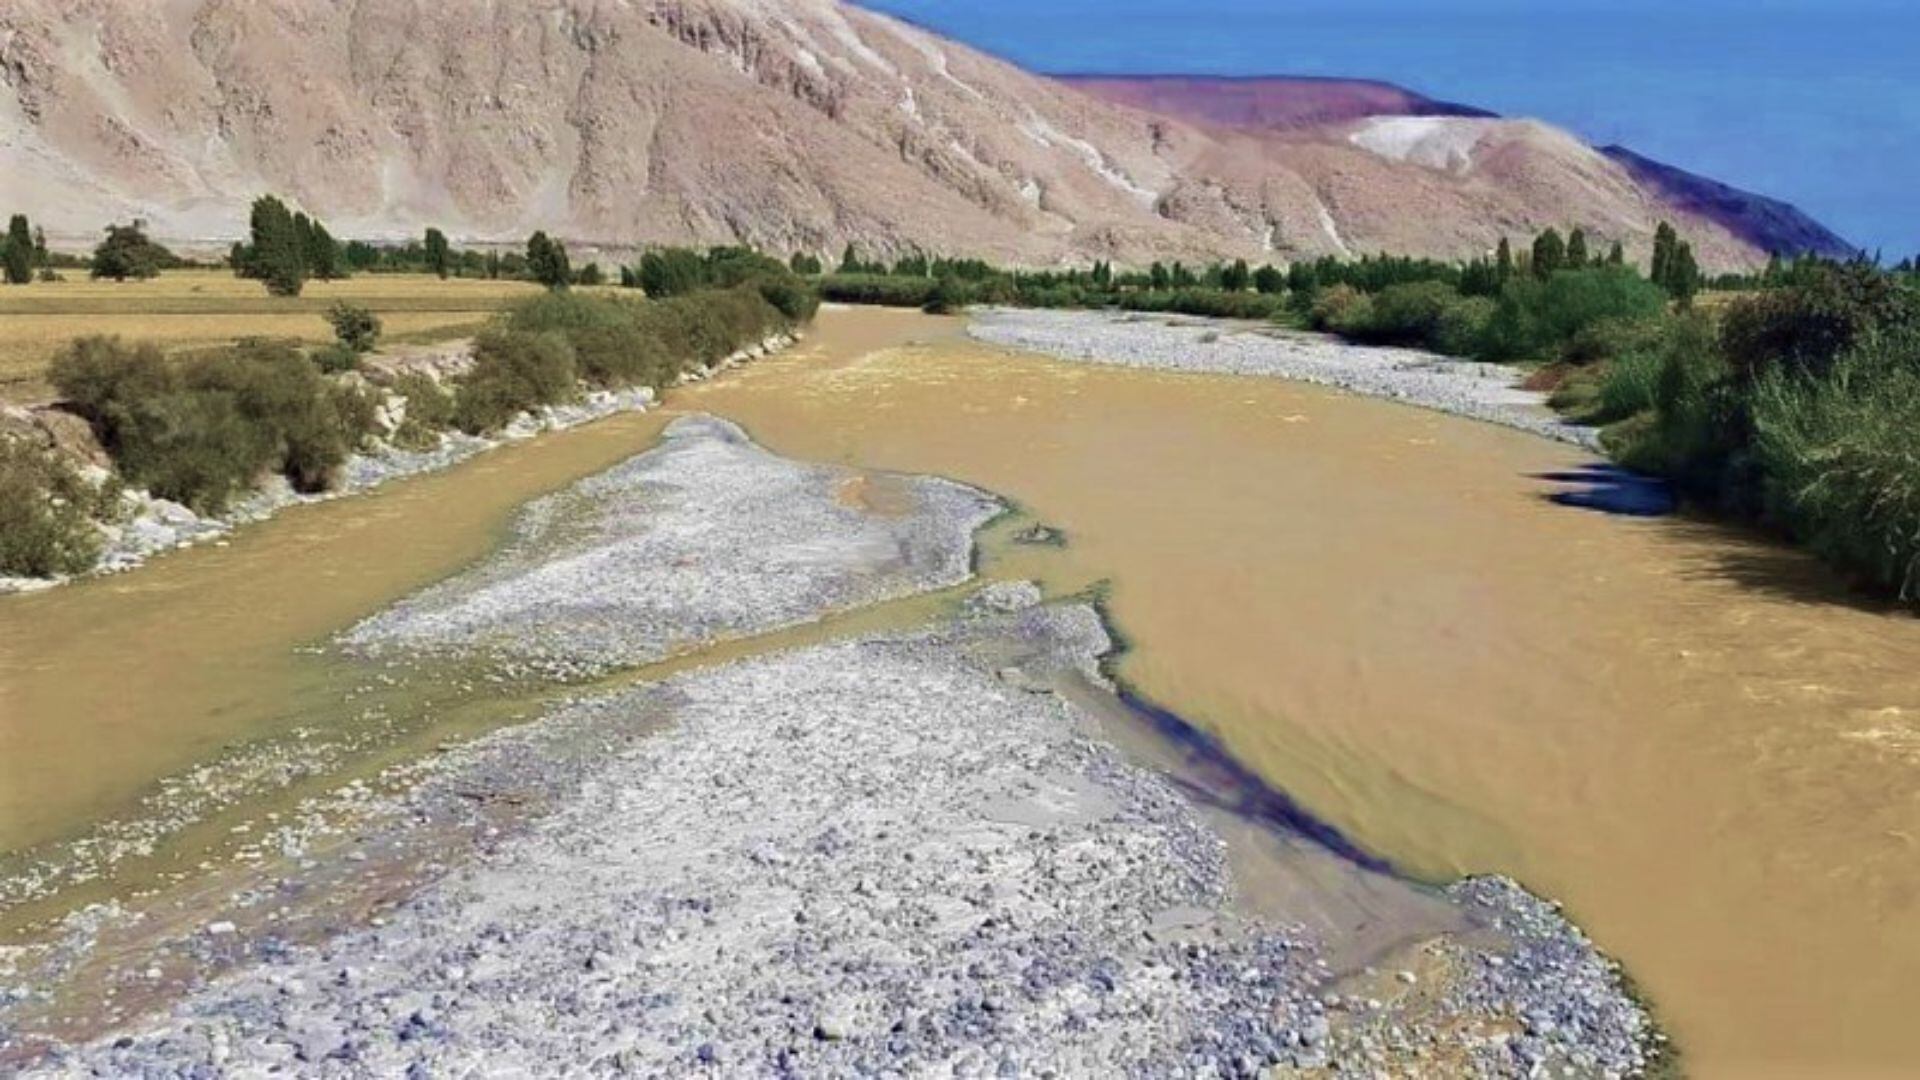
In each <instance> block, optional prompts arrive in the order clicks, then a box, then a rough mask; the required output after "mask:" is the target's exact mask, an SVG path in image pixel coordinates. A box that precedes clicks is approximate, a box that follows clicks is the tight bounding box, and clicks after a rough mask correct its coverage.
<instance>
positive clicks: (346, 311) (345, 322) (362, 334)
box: [327, 300, 380, 353]
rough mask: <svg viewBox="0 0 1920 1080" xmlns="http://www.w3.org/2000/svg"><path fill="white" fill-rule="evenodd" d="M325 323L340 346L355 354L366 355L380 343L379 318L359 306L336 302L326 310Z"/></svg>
mask: <svg viewBox="0 0 1920 1080" xmlns="http://www.w3.org/2000/svg"><path fill="white" fill-rule="evenodd" d="M327 323H328V324H329V325H331V326H332V327H333V336H334V337H336V338H338V339H339V341H340V344H341V345H343V346H345V347H346V348H348V349H350V350H351V351H353V352H355V353H368V352H372V351H373V347H374V346H375V345H377V344H379V342H380V316H378V315H375V314H374V313H373V312H372V311H370V310H368V309H367V308H366V307H364V306H362V305H360V304H349V303H347V302H346V301H344V300H337V301H335V302H334V304H333V306H332V307H330V308H328V309H327Z"/></svg>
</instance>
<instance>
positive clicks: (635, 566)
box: [345, 416, 1002, 676]
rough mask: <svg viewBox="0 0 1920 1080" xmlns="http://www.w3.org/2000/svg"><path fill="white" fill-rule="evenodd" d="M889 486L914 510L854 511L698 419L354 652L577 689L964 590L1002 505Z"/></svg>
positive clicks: (823, 476) (372, 623) (963, 492)
mask: <svg viewBox="0 0 1920 1080" xmlns="http://www.w3.org/2000/svg"><path fill="white" fill-rule="evenodd" d="M892 479H893V481H894V482H895V483H896V484H897V485H899V486H901V487H903V488H904V491H903V494H904V495H905V496H906V498H907V499H908V500H909V501H910V502H911V504H912V505H913V507H914V510H913V511H912V512H909V513H901V514H894V515H883V514H875V513H871V512H869V511H866V510H864V509H861V508H860V507H859V506H858V505H856V504H855V503H854V501H853V500H852V499H850V498H849V497H848V493H849V492H851V491H854V490H856V488H857V487H858V486H859V485H861V484H863V483H865V482H866V481H865V474H862V473H859V472H856V471H855V470H852V469H847V468H842V467H837V466H826V465H810V464H805V463H801V462H795V461H789V460H787V459H785V458H781V457H777V456H775V455H773V454H770V453H768V452H767V451H765V450H763V449H761V448H760V447H759V446H757V445H755V444H754V443H753V442H752V440H750V439H748V438H747V436H746V434H745V433H744V432H743V431H741V430H740V429H739V428H738V427H736V426H735V425H733V424H731V423H729V422H727V421H725V420H719V419H715V418H713V417H707V416H697V417H686V418H683V419H680V420H676V421H674V423H673V424H672V425H671V426H669V427H668V428H667V430H666V433H665V434H664V435H663V436H662V438H661V443H660V445H659V447H658V448H656V449H654V450H650V451H648V452H647V453H644V454H641V455H639V456H638V457H635V458H632V459H630V460H628V461H627V462H625V463H623V464H621V465H618V466H616V467H614V468H613V469H610V470H608V471H607V472H604V473H601V474H599V475H597V476H594V477H590V478H588V479H586V480H584V481H581V482H580V483H578V484H576V485H574V486H573V487H571V488H568V489H566V490H565V491H562V492H560V493H558V494H555V495H551V496H548V497H546V498H542V499H539V500H536V501H535V502H533V503H531V504H529V505H528V506H527V508H526V509H525V510H523V511H522V512H521V513H520V515H519V516H518V517H517V518H516V521H515V524H514V527H513V539H512V541H511V542H510V544H509V546H508V547H507V549H506V551H505V552H504V553H502V554H501V555H499V556H497V557H495V558H494V559H491V560H489V561H488V562H487V563H486V564H484V565H483V566H481V567H479V568H478V569H476V570H474V571H472V572H470V573H466V574H462V575H459V576H457V577H454V578H452V579H450V580H448V581H446V582H444V583H442V584H441V585H439V586H436V587H434V588H432V589H429V590H427V591H425V592H423V593H421V594H419V595H418V596H415V597H413V598H411V599H408V600H406V601H404V602H402V603H400V604H398V605H396V606H395V607H393V608H391V609H389V610H388V611H386V612H383V613H382V614H380V615H377V616H375V617H374V618H372V619H369V620H367V621H366V622H363V623H361V624H360V625H359V626H357V627H355V628H354V629H352V630H351V631H349V632H348V633H347V635H346V637H345V641H346V643H347V645H348V646H349V647H350V648H352V649H354V650H356V651H358V652H361V653H363V654H387V653H392V652H394V651H396V650H404V651H423V650H424V651H429V652H434V653H442V654H447V653H454V654H459V653H471V654H481V655H486V656H491V657H495V658H500V659H503V660H507V661H514V662H520V663H524V664H527V665H529V666H532V667H535V668H537V669H539V670H540V671H541V672H542V673H544V674H548V675H562V676H572V675H580V674H592V673H596V672H599V671H603V670H606V669H609V668H612V667H617V666H626V665H632V664H639V663H646V662H648V661H652V660H658V659H661V658H662V657H665V656H667V655H669V654H670V653H672V652H674V651H675V650H676V649H678V648H682V647H685V646H687V645H688V644H690V643H694V642H702V641H712V640H714V639H716V638H719V637H723V636H725V637H737V636H745V635H749V634H755V633H762V632H765V631H769V630H774V629H777V628H780V627H784V626H791V625H794V624H796V623H802V622H808V621H811V620H814V619H817V618H820V617H821V616H822V615H825V614H827V613H829V612H832V611H838V610H844V609H848V608H854V607H861V606H864V605H867V604H873V603H878V602H880V601H883V600H889V599H894V598H898V597H901V596H906V595H910V594H913V593H918V592H925V591H929V590H933V589H938V588H942V587H945V586H950V585H956V584H959V583H961V582H964V581H966V580H967V579H968V578H969V577H971V576H972V555H973V532H974V530H975V529H976V528H978V527H979V526H980V525H982V524H983V523H985V522H986V521H987V520H989V519H991V518H992V517H993V516H994V515H996V514H998V513H999V512H1000V511H1001V509H1002V507H1001V504H1000V503H999V502H998V501H997V500H995V499H993V498H992V497H991V496H988V495H985V494H983V493H981V492H979V491H976V490H974V489H972V488H968V487H965V486H963V485H960V484H955V483H952V482H950V481H946V480H941V479H937V478H930V477H912V478H905V477H901V478H892Z"/></svg>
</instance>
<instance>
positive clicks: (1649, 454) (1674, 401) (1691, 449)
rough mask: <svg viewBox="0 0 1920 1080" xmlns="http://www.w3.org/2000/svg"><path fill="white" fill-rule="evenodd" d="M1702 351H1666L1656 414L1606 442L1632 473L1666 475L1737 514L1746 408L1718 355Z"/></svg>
mask: <svg viewBox="0 0 1920 1080" xmlns="http://www.w3.org/2000/svg"><path fill="white" fill-rule="evenodd" d="M1703 345H1704V347H1699V348H1690V347H1685V346H1683V345H1679V344H1676V345H1675V347H1673V348H1671V349H1669V350H1668V351H1667V354H1666V355H1665V356H1664V357H1663V358H1662V361H1661V365H1660V376H1659V381H1658V383H1657V384H1656V385H1655V388H1654V397H1653V408H1652V409H1651V410H1650V411H1647V412H1643V413H1641V414H1640V415H1639V416H1638V417H1636V418H1633V419H1631V420H1628V421H1625V422H1621V423H1617V424H1615V425H1614V426H1613V427H1610V428H1608V429H1607V430H1606V432H1604V433H1603V439H1604V441H1605V442H1606V445H1607V447H1608V449H1609V450H1611V451H1612V452H1613V453H1614V455H1615V456H1616V457H1617V458H1619V460H1620V462H1621V463H1622V464H1624V465H1626V466H1627V467H1629V468H1633V469H1638V470H1640V471H1642V472H1648V473H1654V474H1657V475H1661V476H1665V477H1667V478H1668V479H1670V480H1672V481H1673V482H1674V483H1675V485H1676V486H1678V487H1679V488H1680V489H1682V490H1683V491H1686V492H1688V493H1690V494H1692V495H1695V496H1697V497H1701V498H1704V499H1707V500H1708V501H1710V502H1712V503H1714V504H1716V505H1720V506H1722V507H1724V508H1727V509H1731V510H1739V509H1742V506H1741V504H1742V503H1743V502H1744V500H1743V499H1742V498H1741V497H1739V495H1738V494H1737V493H1736V491H1735V488H1736V487H1737V486H1738V481H1737V480H1736V476H1737V474H1738V473H1739V471H1740V469H1741V467H1742V466H1741V460H1740V459H1741V456H1742V447H1743V445H1744V444H1745V441H1746V436H1745V434H1744V431H1745V427H1746V422H1745V419H1744V416H1745V407H1744V405H1743V403H1742V402H1741V400H1740V398H1739V396H1738V394H1736V393H1735V392H1734V390H1733V388H1732V386H1731V385H1730V375H1731V371H1730V369H1729V368H1728V367H1727V363H1726V361H1725V360H1724V359H1723V358H1722V357H1721V356H1720V353H1719V350H1718V349H1716V348H1713V347H1712V346H1711V343H1710V342H1707V343H1703Z"/></svg>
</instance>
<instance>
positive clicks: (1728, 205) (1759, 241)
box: [1600, 145, 1860, 259]
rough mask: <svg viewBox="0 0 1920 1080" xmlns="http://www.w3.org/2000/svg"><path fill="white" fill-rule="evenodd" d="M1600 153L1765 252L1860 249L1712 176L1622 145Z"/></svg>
mask: <svg viewBox="0 0 1920 1080" xmlns="http://www.w3.org/2000/svg"><path fill="white" fill-rule="evenodd" d="M1600 152H1601V153H1603V154H1605V155H1607V157H1609V158H1612V159H1613V160H1614V161H1615V162H1618V163H1619V164H1620V166H1621V167H1622V168H1624V169H1626V170H1627V174H1628V175H1629V176H1632V177H1633V178H1634V180H1635V181H1637V182H1638V183H1639V184H1640V186H1642V187H1644V188H1646V189H1648V190H1650V191H1653V192H1656V193H1658V194H1659V195H1660V197H1661V198H1662V199H1664V200H1666V202H1668V203H1669V204H1671V205H1673V206H1677V207H1684V208H1686V209H1687V210H1689V211H1691V212H1692V213H1694V214H1696V215H1698V216H1700V217H1704V218H1707V219H1708V220H1711V221H1716V222H1719V223H1720V224H1721V225H1722V226H1724V227H1725V228H1726V229H1727V230H1728V231H1729V232H1732V233H1733V234H1734V235H1736V236H1738V237H1740V238H1741V239H1743V240H1746V241H1748V242H1749V243H1751V244H1753V245H1754V246H1755V247H1758V248H1760V249H1762V250H1764V251H1775V252H1779V253H1780V254H1782V255H1799V254H1801V253H1803V252H1811V253H1812V254H1815V255H1824V256H1826V257H1828V258H1831V259H1846V258H1850V257H1852V256H1853V255H1855V254H1857V253H1858V252H1859V250H1860V249H1859V248H1857V247H1855V246H1854V245H1852V244H1850V243H1848V242H1847V241H1846V240H1845V239H1844V238H1842V237H1840V236H1839V235H1838V234H1836V233H1834V231H1833V230H1831V229H1829V228H1827V227H1826V226H1825V225H1822V224H1820V223H1819V222H1818V221H1815V220H1813V218H1811V217H1809V216H1807V214H1806V212H1805V211H1803V210H1801V209H1800V208H1799V207H1797V206H1795V205H1793V204H1792V203H1789V202H1782V201H1780V200H1779V199H1770V198H1768V197H1766V196H1765V195H1756V194H1754V193H1753V192H1751V191H1742V190H1741V189H1739V188H1737V187H1733V186H1732V185H1730V184H1723V183H1721V182H1720V181H1718V180H1715V179H1712V178H1711V177H1706V176H1701V175H1699V174H1697V173H1690V172H1688V171H1686V170H1685V169H1682V168H1678V167H1676V166H1673V165H1668V164H1666V163H1664V162H1659V161H1655V160H1653V159H1652V158H1649V157H1643V156H1641V155H1639V154H1636V153H1634V152H1633V151H1631V150H1629V149H1627V148H1626V147H1624V146H1618V145H1615V146H1603V147H1601V148H1600Z"/></svg>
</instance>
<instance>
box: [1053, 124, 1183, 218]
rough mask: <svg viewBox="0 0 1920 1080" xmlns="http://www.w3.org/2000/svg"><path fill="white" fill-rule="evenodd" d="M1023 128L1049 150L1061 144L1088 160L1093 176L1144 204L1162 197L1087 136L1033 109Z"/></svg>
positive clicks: (1151, 203)
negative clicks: (1080, 136)
mask: <svg viewBox="0 0 1920 1080" xmlns="http://www.w3.org/2000/svg"><path fill="white" fill-rule="evenodd" d="M1020 130H1021V131H1024V132H1025V133H1026V135H1027V138H1029V139H1032V140H1033V141H1034V142H1036V143H1038V144H1040V145H1041V146H1044V147H1046V148H1047V149H1049V150H1052V149H1056V148H1059V147H1065V148H1067V149H1069V150H1072V151H1073V152H1074V153H1076V154H1078V155H1079V156H1080V159H1081V160H1082V161H1085V162H1086V163H1087V168H1089V169H1091V170H1093V172H1094V175H1096V176H1098V177H1100V178H1101V179H1102V180H1105V181H1106V182H1107V183H1109V184H1111V185H1113V186H1114V187H1115V188H1118V189H1119V190H1120V191H1122V192H1125V193H1126V194H1127V195H1128V196H1130V197H1132V198H1133V199H1134V200H1136V201H1137V202H1139V203H1140V204H1141V205H1143V206H1152V205H1153V204H1154V202H1155V201H1156V200H1158V199H1159V198H1160V194H1159V192H1156V191H1152V190H1149V189H1147V188H1144V187H1141V186H1140V185H1139V183H1137V182H1136V181H1135V180H1134V179H1133V177H1131V176H1128V175H1127V174H1126V173H1125V172H1124V171H1122V170H1121V169H1120V168H1118V167H1117V166H1115V165H1114V164H1113V163H1112V162H1111V161H1108V160H1107V155H1106V154H1104V153H1102V152H1101V150H1100V148H1099V147H1097V146H1095V145H1093V144H1092V143H1090V142H1088V141H1087V140H1085V139H1078V138H1075V137H1073V136H1072V135H1068V134H1066V133H1064V132H1062V131H1061V130H1060V129H1059V128H1056V127H1054V126H1053V125H1052V124H1049V123H1047V122H1046V120H1044V119H1042V118H1041V116H1040V114H1039V113H1037V112H1034V111H1033V110H1032V109H1028V110H1027V119H1026V120H1025V122H1023V123H1022V124H1021V125H1020Z"/></svg>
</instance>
